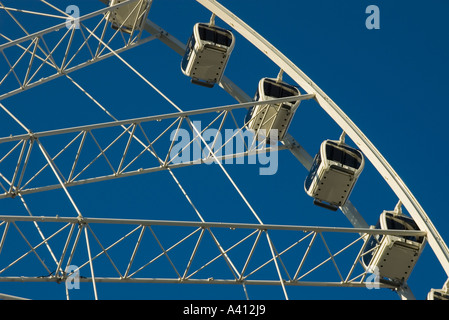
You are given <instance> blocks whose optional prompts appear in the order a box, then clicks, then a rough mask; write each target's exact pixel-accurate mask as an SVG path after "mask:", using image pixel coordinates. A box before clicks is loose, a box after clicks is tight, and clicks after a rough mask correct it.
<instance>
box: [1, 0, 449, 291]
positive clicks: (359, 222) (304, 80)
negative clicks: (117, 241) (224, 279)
mask: <svg viewBox="0 0 449 320" xmlns="http://www.w3.org/2000/svg"><path fill="white" fill-rule="evenodd" d="M100 1H101V2H103V3H105V4H107V1H105V0H100ZM133 1H136V0H129V1H128V2H133ZM196 1H197V2H198V3H199V4H201V5H202V6H204V7H205V8H207V9H208V10H209V11H211V12H212V13H213V14H215V15H216V16H217V17H219V18H220V19H221V20H223V21H224V22H225V23H227V24H228V25H229V26H231V27H232V28H233V29H234V30H236V31H237V32H238V33H240V34H241V35H242V36H243V37H244V38H246V40H248V41H249V42H250V43H252V44H253V45H254V46H255V47H256V48H257V49H258V50H260V51H261V52H263V53H264V54H265V55H266V56H267V57H268V58H269V59H271V60H272V61H273V62H274V63H275V64H276V65H277V66H278V67H279V68H280V69H281V70H283V72H285V73H286V74H288V75H289V76H290V77H291V78H292V79H293V80H294V81H295V82H296V83H297V84H298V85H299V86H301V87H302V88H303V89H304V90H305V91H306V92H307V94H306V95H304V96H302V97H301V99H315V100H316V101H317V103H318V104H319V105H320V106H321V107H322V108H323V110H325V111H326V112H327V113H328V114H329V116H330V117H331V118H332V119H333V120H334V121H335V123H337V124H338V125H339V126H340V128H341V129H342V130H343V131H344V132H345V133H346V134H347V135H348V136H349V137H350V138H351V139H352V140H353V142H354V143H355V144H356V145H357V146H358V147H359V148H360V149H361V150H362V152H363V153H364V154H365V156H366V157H367V158H368V159H369V160H370V162H371V163H372V164H373V166H374V167H375V168H376V170H377V171H378V172H379V173H380V174H381V176H382V177H383V179H384V180H385V181H386V182H387V183H388V185H389V186H390V187H391V189H392V190H393V192H394V193H395V194H396V195H397V197H398V199H399V200H400V201H401V202H402V203H403V205H404V206H405V208H406V209H407V210H408V212H409V213H410V215H411V216H412V217H413V219H414V220H415V221H416V223H417V224H418V226H419V228H420V230H421V231H422V232H425V233H426V235H427V239H428V242H429V245H430V246H431V248H432V250H433V251H434V253H435V255H436V257H437V258H438V260H439V262H440V264H441V265H442V267H443V269H444V271H445V272H446V274H447V275H448V276H449V249H448V247H447V245H446V244H445V243H444V241H443V239H442V237H441V236H440V235H439V233H438V231H437V230H436V228H435V226H434V225H433V224H432V222H431V220H430V219H429V217H428V216H427V214H426V212H425V211H424V209H423V208H422V207H421V206H420V204H419V203H418V201H417V200H416V198H415V197H414V196H413V194H412V193H411V192H410V190H409V189H408V187H407V186H406V185H405V183H404V182H403V181H402V180H401V178H400V177H399V176H398V175H397V173H396V172H395V171H394V169H393V168H392V167H391V166H390V165H389V163H388V162H387V161H386V159H385V158H384V157H383V156H382V154H381V153H380V152H379V151H378V150H377V149H376V148H375V146H374V145H373V144H372V143H371V142H370V140H369V139H368V138H367V137H366V136H365V135H364V134H363V132H361V130H360V129H359V128H358V127H357V126H356V125H355V124H354V123H353V122H352V120H351V119H350V118H349V117H348V116H347V115H346V114H345V113H344V112H343V111H342V110H341V109H340V108H339V107H338V106H337V105H336V104H335V102H333V101H332V100H331V99H330V98H329V97H328V96H327V95H326V94H325V93H324V92H323V91H322V90H321V89H320V88H319V87H318V86H317V85H316V84H315V83H314V82H313V81H312V80H311V79H310V78H308V77H307V75H305V74H304V73H303V72H302V71H301V70H300V69H299V68H298V67H297V66H296V65H295V64H293V63H292V62H291V61H290V60H289V59H288V58H287V57H285V56H284V55H283V54H282V53H281V52H280V51H279V50H278V49H277V48H275V47H274V46H273V45H271V44H270V43H269V42H268V41H267V40H266V39H264V38H263V37H262V36H261V35H259V34H258V33H257V32H256V31H255V30H253V29H252V28H251V27H249V26H248V25H247V24H246V23H245V22H244V21H242V20H241V19H239V18H238V17H237V16H236V15H234V14H233V13H232V12H230V11H229V10H228V9H226V8H225V7H224V6H222V5H221V4H220V3H218V2H217V1H214V0H196ZM128 2H124V3H122V4H118V5H116V6H114V7H119V6H121V5H124V4H126V3H128ZM110 9H111V8H105V9H102V10H99V11H97V12H95V13H92V14H88V15H86V16H84V17H81V18H80V20H81V21H82V20H85V19H89V18H90V17H93V16H97V15H99V14H103V13H104V12H106V11H108V10H110ZM60 27H61V26H60V25H58V26H55V27H52V28H49V29H47V30H44V31H42V32H40V33H37V34H33V35H28V36H27V37H24V38H22V39H19V40H16V41H11V42H10V43H8V44H6V45H3V46H0V50H3V49H4V48H6V47H8V46H9V47H11V46H14V45H17V46H19V45H20V43H23V42H25V41H27V40H33V42H32V44H33V43H34V51H33V53H32V57H33V58H34V57H37V55H35V53H36V51H37V48H38V43H39V40H38V39H40V38H41V37H43V35H44V34H45V33H49V32H52V31H55V30H58V28H60ZM144 29H145V30H146V31H148V32H149V33H150V34H151V35H152V36H151V37H148V38H146V39H142V40H141V39H140V37H139V38H138V39H137V41H135V42H131V39H130V42H129V46H125V47H123V48H121V49H118V50H113V49H111V48H109V47H108V46H107V44H105V43H104V42H103V39H98V38H97V40H98V41H99V43H103V44H104V47H105V48H106V47H107V49H109V51H110V53H108V54H104V55H103V56H96V57H95V59H96V61H99V60H102V59H104V58H107V57H110V56H116V57H117V58H119V59H122V58H121V57H120V56H119V55H118V53H120V52H123V51H125V50H128V49H130V48H133V47H135V46H137V45H140V44H143V43H146V42H148V41H151V40H153V39H159V40H161V41H162V42H164V43H165V44H167V45H168V46H169V47H170V48H171V49H173V50H174V51H176V52H177V53H179V54H183V53H184V50H185V45H184V44H183V43H182V42H180V41H179V40H177V39H176V38H175V37H173V36H172V35H170V34H169V33H168V32H166V31H165V30H163V29H162V28H161V27H159V26H157V25H156V24H154V23H153V22H152V21H150V20H147V21H146V23H145V25H144ZM93 36H94V37H96V36H95V35H93ZM34 39H36V40H34ZM32 50H33V49H32V45H30V46H29V47H28V48H26V49H24V51H25V52H28V53H30V54H31V51H32ZM2 52H3V51H2ZM50 56H51V54H50V55H49V56H48V57H47V58H46V59H45V61H44V62H43V63H47V64H48V61H49V60H48V61H47V59H48V58H49V57H50ZM95 59H92V61H89V62H87V63H85V64H82V65H78V66H76V67H72V68H71V69H64V67H65V66H64V63H63V65H61V67H60V69H59V71H58V72H57V73H56V74H54V75H53V76H51V77H48V78H46V79H43V81H39V82H35V83H34V84H31V83H27V81H26V80H31V79H29V77H28V74H27V75H26V77H25V81H24V83H23V86H22V87H21V88H19V89H17V90H16V91H14V92H11V93H9V94H5V95H3V96H0V101H1V100H3V99H6V98H7V97H9V96H11V95H14V94H17V93H19V92H21V91H23V90H26V89H29V88H32V87H34V86H37V85H40V84H42V83H45V82H47V81H50V80H52V79H54V78H56V77H60V76H67V77H68V73H70V72H72V71H75V70H78V69H80V68H82V67H84V66H87V65H90V64H91V63H93V62H96V61H94V60H95ZM41 60H42V59H41ZM64 60H65V59H64ZM122 61H123V62H125V61H124V60H122ZM10 67H11V66H10ZM13 69H14V68H11V70H13ZM29 69H30V68H29ZM28 71H29V70H28ZM13 72H14V70H13ZM14 74H15V73H14ZM16 77H17V76H16ZM68 78H69V79H70V80H72V79H71V78H70V77H68ZM72 82H74V81H73V80H72ZM74 84H75V85H77V84H76V82H74ZM27 85H28V86H27ZM219 85H220V86H221V87H222V88H223V89H224V90H225V91H227V92H228V93H229V94H230V95H231V96H233V97H234V98H235V99H236V100H237V101H238V102H239V103H240V104H239V105H234V106H224V107H217V108H210V110H206V111H207V112H219V111H221V112H225V111H228V110H232V109H234V108H244V107H247V105H248V103H249V102H251V100H252V99H251V98H250V97H249V96H248V95H247V94H246V93H245V92H243V91H242V90H241V89H240V88H239V87H237V86H236V85H235V84H234V83H233V82H232V81H231V80H229V79H228V78H227V77H223V78H222V80H221V82H220V83H219ZM278 100H279V101H283V100H282V99H278ZM278 100H276V101H278ZM284 100H285V99H284ZM245 103H246V104H245ZM252 104H254V102H252ZM175 107H176V106H175ZM179 111H180V112H179V113H177V114H169V115H161V116H155V117H149V118H144V119H131V120H127V121H118V122H116V123H105V124H98V125H93V126H86V127H83V128H81V127H80V128H72V129H67V130H64V129H63V130H59V131H58V130H57V131H54V132H43V133H32V134H31V133H30V134H28V135H22V136H14V137H11V138H3V140H5V141H21V143H22V148H23V149H22V152H24V151H25V145H26V141H27V140H29V139H31V140H30V145H31V142H32V141H34V140H35V139H36V141H37V142H38V145H39V148H41V150H42V152H43V154H44V156H45V157H46V159H47V161H48V164H49V165H50V166H51V167H52V169H53V171H54V172H55V175H56V176H57V177H58V179H60V178H59V176H58V172H57V168H56V167H55V166H54V163H53V159H52V158H51V157H50V155H48V153H46V151H45V149H44V147H43V145H42V144H40V143H39V141H38V139H39V137H43V136H47V135H52V134H61V133H66V132H68V131H70V130H71V131H73V132H78V131H79V132H84V134H85V133H86V132H88V131H89V130H92V129H101V128H106V127H110V126H119V125H120V126H122V127H124V126H125V125H128V126H129V127H128V129H126V132H128V133H130V132H131V130H136V128H137V123H140V122H145V121H153V120H161V119H166V118H170V117H172V118H177V117H179V119H181V118H183V117H186V116H187V117H188V116H190V115H196V114H201V113H204V112H206V111H205V110H196V111H190V112H183V111H182V110H179ZM192 131H195V132H196V133H197V134H198V136H200V138H201V134H200V133H199V131H198V130H197V129H196V128H195V127H194V126H193V125H192ZM89 132H90V131H89ZM133 132H134V131H133ZM130 134H131V133H130ZM131 137H132V134H131ZM0 140H2V139H0ZM0 142H2V141H0ZM282 143H283V144H284V145H285V148H287V149H289V150H290V151H291V152H292V153H293V154H294V155H295V156H296V157H297V159H298V160H299V161H300V162H301V163H302V164H303V165H304V167H306V168H307V169H309V168H310V166H311V164H312V157H311V156H310V155H309V154H308V153H307V152H306V151H305V150H304V149H303V148H302V147H301V146H300V145H299V143H298V142H296V141H295V139H294V138H293V137H291V136H290V135H289V134H287V135H286V137H285V138H284V140H283V141H282ZM18 145H19V144H18ZM149 146H151V144H150V145H149ZM30 148H31V147H30ZM147 148H148V146H147ZM125 153H126V152H125ZM246 155H248V153H247V154H246ZM236 156H245V154H244V155H236ZM123 158H124V156H123ZM123 158H122V160H123ZM120 166H121V165H120ZM16 169H17V168H16ZM154 170H157V169H154ZM154 170H153V169H149V170H148V171H147V172H152V171H154ZM117 173H118V172H117ZM117 173H115V174H117ZM139 173H146V172H145V171H144V172H139ZM132 174H134V173H132ZM124 176H126V175H124ZM108 178H109V177H107V178H99V179H98V181H102V180H105V179H108ZM229 178H230V177H229ZM59 181H60V186H59V187H62V188H63V189H64V190H65V191H66V192H67V190H66V186H70V181H68V182H67V181H66V182H63V181H62V180H59ZM89 182H93V181H89ZM78 183H81V184H82V183H87V182H83V181H81V182H78ZM178 184H179V183H178ZM73 185H76V182H74V183H73ZM13 186H14V181H12V182H11V183H10V189H9V191H12V190H13ZM52 188H55V187H54V186H49V187H43V188H42V190H50V189H52ZM4 189H5V188H4ZM5 191H6V190H5ZM67 195H69V194H68V192H67ZM7 196H10V195H8V192H5V195H4V197H7ZM69 198H70V195H69ZM74 206H75V207H76V205H75V204H74ZM341 210H342V212H343V213H344V214H345V215H346V217H347V218H348V219H349V221H350V222H351V223H352V225H353V226H354V229H353V230H352V231H348V230H345V231H347V232H359V233H364V234H370V233H373V231H369V230H368V228H369V226H368V224H367V223H366V222H365V220H364V219H363V217H362V216H361V215H360V214H359V213H358V211H357V210H356V208H355V207H354V206H353V205H352V204H351V202H350V201H348V202H347V203H346V205H345V206H343V207H342V208H341ZM79 218H80V217H78V219H77V218H74V219H69V218H65V220H64V219H62V220H61V219H56V220H55V219H53V218H51V217H41V218H23V217H7V216H3V217H2V219H1V221H3V223H6V225H7V226H9V225H10V223H13V224H14V222H15V221H29V222H31V221H32V222H37V221H41V222H65V223H68V224H69V225H75V224H76V223H80V219H79ZM259 222H260V225H261V226H257V225H246V226H242V225H239V224H226V225H225V226H226V227H231V228H250V229H255V230H258V232H259V236H260V234H261V230H265V231H266V230H270V229H279V228H280V227H279V226H269V225H263V223H262V222H261V221H259ZM82 223H83V224H85V225H88V224H89V223H124V224H137V225H139V226H141V227H142V228H143V226H147V225H148V226H151V225H155V224H156V225H157V224H158V222H156V221H151V222H150V221H146V222H143V221H125V220H123V221H120V222H118V221H112V220H107V219H105V220H103V221H100V220H95V219H94V220H92V219H90V220H89V218H82ZM159 223H161V222H159ZM0 225H1V224H0ZM165 225H177V226H185V225H186V223H185V222H166V223H165ZM192 226H194V227H198V228H203V230H204V228H206V229H208V230H209V232H211V231H210V228H212V227H223V225H219V224H214V223H211V224H207V223H206V222H204V221H203V222H202V223H198V224H193V225H192ZM262 226H263V227H262ZM280 229H282V228H280ZM293 229H294V228H293ZM337 229H338V228H337ZM142 230H143V229H142ZM298 230H302V229H301V228H299V229H298ZM306 230H307V231H310V232H314V237H315V236H316V235H317V234H319V235H320V236H321V237H322V233H321V232H332V231H336V229H335V230H327V229H325V228H324V229H319V228H318V229H316V230H313V229H307V228H306V229H304V230H303V231H306ZM337 232H344V231H343V230H340V231H337ZM377 234H382V232H379V231H378V233H377ZM85 235H86V240H87V238H88V233H87V229H85ZM3 236H4V237H5V236H6V230H5V232H4V234H3ZM156 239H157V238H156ZM267 240H268V242H269V243H271V240H270V238H269V236H268V233H267ZM87 241H88V240H87ZM323 241H324V238H323ZM2 245H3V243H0V248H1V246H2ZM270 248H271V250H272V254H273V261H274V263H275V264H276V267H277V268H279V266H278V264H277V259H276V258H275V254H274V251H273V248H274V247H272V246H271V247H270ZM32 250H33V248H32ZM88 250H90V249H89V248H88ZM105 252H106V251H105ZM164 252H165V251H164ZM106 254H107V253H106ZM222 256H223V257H226V251H223V250H222ZM330 259H331V260H333V257H332V255H331V257H330ZM60 262H62V259H61V261H60ZM91 267H92V264H91ZM337 270H338V268H337ZM278 274H279V278H280V279H281V278H282V277H281V275H280V273H279V269H278ZM92 275H93V270H92ZM103 280H104V281H106V279H103ZM109 280H110V279H109ZM17 281H19V279H17ZM86 281H92V282H93V283H95V279H93V277H92V279H88V280H86ZM96 281H98V282H101V279H99V278H97V279H96ZM110 281H112V282H114V281H117V282H120V281H122V282H123V279H121V280H110ZM143 282H145V281H143ZM166 282H171V280H167V281H166ZM279 282H280V283H281V285H282V287H283V289H284V293H285V288H284V282H283V281H278V283H279ZM198 283H202V282H201V281H199V282H198ZM208 283H220V282H215V281H209V282H208ZM248 283H250V282H248ZM264 284H266V283H264ZM311 285H312V284H311ZM328 285H332V284H328ZM333 285H337V284H333ZM347 285H348V286H356V285H354V284H353V283H352V284H347ZM359 285H360V284H359ZM385 287H388V285H386V286H385ZM94 291H95V292H96V290H95V288H94ZM398 293H399V295H400V296H401V297H402V298H411V297H413V294H412V293H411V291H410V289H409V288H408V287H407V286H406V284H404V285H403V286H402V287H400V288H399V289H398ZM285 296H286V297H287V294H286V293H285Z"/></svg>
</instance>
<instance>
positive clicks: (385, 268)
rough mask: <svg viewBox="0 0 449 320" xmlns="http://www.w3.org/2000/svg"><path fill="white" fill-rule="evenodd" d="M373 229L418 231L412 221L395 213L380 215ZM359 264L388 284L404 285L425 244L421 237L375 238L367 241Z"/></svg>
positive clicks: (424, 239) (385, 212)
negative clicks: (397, 282) (398, 283)
mask: <svg viewBox="0 0 449 320" xmlns="http://www.w3.org/2000/svg"><path fill="white" fill-rule="evenodd" d="M376 229H381V230H417V231H418V230H419V228H418V226H417V225H416V223H415V221H414V220H413V219H412V218H410V217H408V216H406V215H404V214H402V213H400V212H397V211H384V212H382V214H381V215H380V218H379V221H378V223H377V225H376ZM367 241H368V243H367V244H366V246H365V249H364V252H363V255H362V262H363V264H364V267H365V268H366V269H367V270H370V271H371V272H372V271H373V270H377V271H378V273H379V276H380V277H382V278H388V279H390V280H396V281H405V280H407V278H408V277H409V276H410V273H411V272H412V270H413V267H414V266H415V264H416V262H417V260H418V258H419V256H420V254H421V252H422V250H423V248H424V245H425V242H426V238H425V236H396V235H376V236H371V237H369V238H368V239H367Z"/></svg>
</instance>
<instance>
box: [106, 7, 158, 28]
mask: <svg viewBox="0 0 449 320" xmlns="http://www.w3.org/2000/svg"><path fill="white" fill-rule="evenodd" d="M125 1H126V0H111V1H110V3H109V6H110V7H111V6H114V5H116V4H120V3H122V2H125ZM150 6H151V1H149V0H141V1H135V2H133V3H130V4H125V5H123V6H121V7H118V8H115V9H114V10H112V11H108V13H107V14H106V19H107V20H108V21H109V22H111V27H112V28H113V29H114V30H120V31H122V32H125V33H129V34H131V33H132V31H133V30H139V31H140V30H141V29H142V27H143V24H144V23H145V20H146V18H147V15H148V12H149V9H150Z"/></svg>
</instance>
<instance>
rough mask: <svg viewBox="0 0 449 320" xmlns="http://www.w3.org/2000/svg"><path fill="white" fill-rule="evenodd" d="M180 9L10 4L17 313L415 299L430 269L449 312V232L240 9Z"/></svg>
mask: <svg viewBox="0 0 449 320" xmlns="http://www.w3.org/2000/svg"><path fill="white" fill-rule="evenodd" d="M171 6H174V4H171ZM177 6H178V7H177V8H176V9H175V8H173V7H171V8H170V3H169V2H165V1H152V0H124V1H121V0H111V1H107V0H100V1H96V2H93V1H78V4H77V5H73V4H72V3H71V2H70V1H51V0H46V1H45V0H40V1H35V2H34V3H28V2H23V3H21V2H20V1H8V0H2V1H0V114H1V118H0V127H1V129H0V130H1V131H0V132H1V134H0V199H1V202H2V206H1V207H0V208H1V209H0V210H1V211H0V235H1V236H0V283H1V285H0V288H1V289H0V298H4V299H20V298H41V299H42V298H44V299H56V298H58V297H59V298H67V299H71V298H72V299H77V298H83V299H85V298H94V299H105V298H106V299H107V298H127V297H141V298H150V299H151V298H166V299H169V298H179V297H181V298H182V297H188V298H190V297H192V296H194V297H195V294H196V293H198V295H197V297H199V298H201V297H203V298H204V297H208V298H228V299H236V298H237V299H257V298H259V299H261V298H262V299H267V298H268V299H300V298H305V297H310V296H308V293H307V292H310V291H309V290H312V288H313V292H315V294H316V297H325V296H326V295H327V294H329V296H328V297H329V298H332V295H333V294H332V293H327V292H328V291H327V290H338V289H341V290H354V291H355V292H358V294H359V295H360V294H361V295H363V294H365V295H366V297H367V298H368V299H369V298H370V297H375V296H376V295H380V294H385V292H387V297H397V296H398V295H399V297H400V298H402V299H413V298H415V296H418V294H417V293H416V292H415V291H414V290H413V287H412V285H411V284H410V283H412V281H413V277H414V276H415V275H416V276H417V277H418V279H417V280H416V282H418V283H423V282H425V281H426V280H425V277H427V275H426V273H427V272H433V271H429V270H428V266H427V265H426V271H423V270H419V265H420V262H421V259H429V261H431V262H430V264H431V267H432V269H435V270H436V271H435V275H439V278H438V279H437V281H439V283H438V284H434V283H435V282H433V283H431V284H430V285H431V287H429V288H426V292H419V297H423V295H424V297H428V298H431V299H447V298H448V295H449V292H448V282H447V277H448V276H449V249H448V247H447V245H446V244H445V242H444V239H443V237H442V236H441V235H440V233H439V232H438V230H437V229H436V227H435V225H434V224H433V222H432V221H431V219H430V216H432V217H433V215H434V213H432V215H430V216H429V215H428V214H427V213H426V212H425V210H424V209H423V208H422V206H421V205H420V203H419V202H418V201H417V199H416V198H415V196H414V195H413V194H412V193H411V191H410V190H409V188H408V187H407V185H406V184H405V183H404V181H403V180H402V179H401V178H400V177H399V175H398V174H397V173H396V171H395V170H394V169H393V168H392V166H391V165H390V164H389V163H388V162H387V160H386V159H385V157H384V156H383V155H382V154H381V153H380V152H379V150H378V149H377V148H376V147H375V146H374V145H373V143H372V142H371V141H370V140H369V139H368V138H367V136H366V135H365V134H364V133H363V132H362V131H361V130H360V129H359V128H358V127H357V126H356V124H355V123H354V122H353V121H352V120H351V119H350V118H349V116H348V115H347V114H346V113H345V112H343V110H342V109H341V108H340V107H339V106H338V105H337V104H336V103H335V102H334V101H333V100H332V99H331V98H330V97H329V96H328V95H327V94H326V93H325V92H324V91H323V90H322V89H321V88H320V87H318V85H317V84H315V82H313V81H312V80H311V79H310V78H309V77H308V76H307V75H306V74H305V73H304V72H303V71H302V70H301V69H299V68H298V66H297V65H296V64H295V62H293V61H291V60H289V59H288V58H287V57H286V56H285V55H284V54H283V53H281V51H280V50H278V49H277V47H276V46H274V45H273V44H272V43H271V42H269V40H270V39H266V38H264V37H263V36H262V35H261V34H259V33H258V32H257V31H256V30H255V29H253V28H251V27H250V26H249V25H248V24H247V23H245V22H244V21H243V20H242V19H241V18H239V16H238V15H239V12H238V5H234V6H235V7H236V9H235V10H234V12H231V10H229V9H228V8H227V7H226V6H224V5H223V4H221V3H220V2H217V1H214V0H197V1H191V2H187V1H185V2H182V4H177ZM187 7H188V8H189V9H186V8H187ZM192 7H193V8H194V9H190V8H192ZM187 10H188V12H189V13H191V14H189V15H183V13H184V12H187ZM177 13H178V14H179V16H178V15H177ZM175 28H177V29H175ZM273 29H275V30H278V31H277V32H285V31H284V30H283V29H282V20H280V21H279V20H277V21H276V23H273ZM288 32H289V33H288V36H286V38H290V39H292V38H293V35H292V31H291V30H289V31H288ZM295 38H296V37H295ZM273 40H274V39H273ZM295 41H297V40H295ZM310 50H313V48H312V49H310ZM256 56H257V62H256V58H254V61H253V60H252V59H253V58H252V57H256ZM256 64H257V68H254V69H251V68H252V67H253V65H256ZM233 65H239V68H234V67H233ZM232 76H234V77H235V79H234V78H233V80H231V78H232ZM237 83H240V85H238V84H237ZM249 90H250V91H249ZM248 92H249V93H248ZM254 92H255V93H256V94H255V96H254ZM317 110H319V111H317ZM321 111H323V112H322V113H319V112H321ZM307 115H313V116H314V117H313V119H312V118H308V117H307ZM322 118H323V119H324V118H325V119H324V120H322ZM320 121H322V122H320ZM301 125H305V126H308V127H307V130H309V133H308V134H300V136H295V134H296V133H299V132H301V131H299V130H297V129H296V128H298V127H300V126H301ZM380 126H382V124H380ZM312 128H314V129H315V130H314V132H313V133H310V131H311V130H312ZM324 134H325V135H327V136H326V137H324V136H323V135H324ZM385 143H388V141H387V142H385ZM306 148H307V149H309V148H310V149H309V150H306ZM312 148H313V149H312ZM309 152H311V153H309ZM374 176H376V178H372V177H374ZM372 179H376V180H372ZM380 185H382V186H381V187H380V188H382V190H383V191H381V192H385V191H384V190H385V189H388V192H389V196H384V195H383V193H381V196H375V194H376V192H378V191H375V190H373V189H372V188H374V187H377V186H380ZM362 190H363V192H362ZM367 191H369V192H367ZM374 198H375V200H373V199H374ZM366 199H368V200H366ZM383 199H385V200H383ZM359 202H360V203H362V202H364V203H369V206H368V207H367V206H366V205H363V204H362V207H363V210H362V209H357V208H356V205H357V206H358V204H359ZM365 211H373V212H367V213H365ZM435 214H437V213H435ZM373 217H375V219H374V220H373ZM368 218H369V219H368ZM376 222H378V224H377V226H374V225H375V224H376ZM371 225H372V226H371ZM430 253H431V254H430ZM430 255H431V257H429V256H430ZM423 256H424V257H423ZM420 258H421V259H420ZM414 269H415V271H414V272H412V270H414ZM409 284H410V285H409ZM38 286H39V288H37V287H38ZM424 287H425V286H424ZM155 288H157V289H155ZM224 288H226V289H224ZM343 288H347V289H343ZM420 289H421V286H420ZM320 290H322V291H320ZM195 292H196V293H195ZM332 292H335V291H332ZM361 292H362V293H361ZM390 294H391V295H390Z"/></svg>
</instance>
